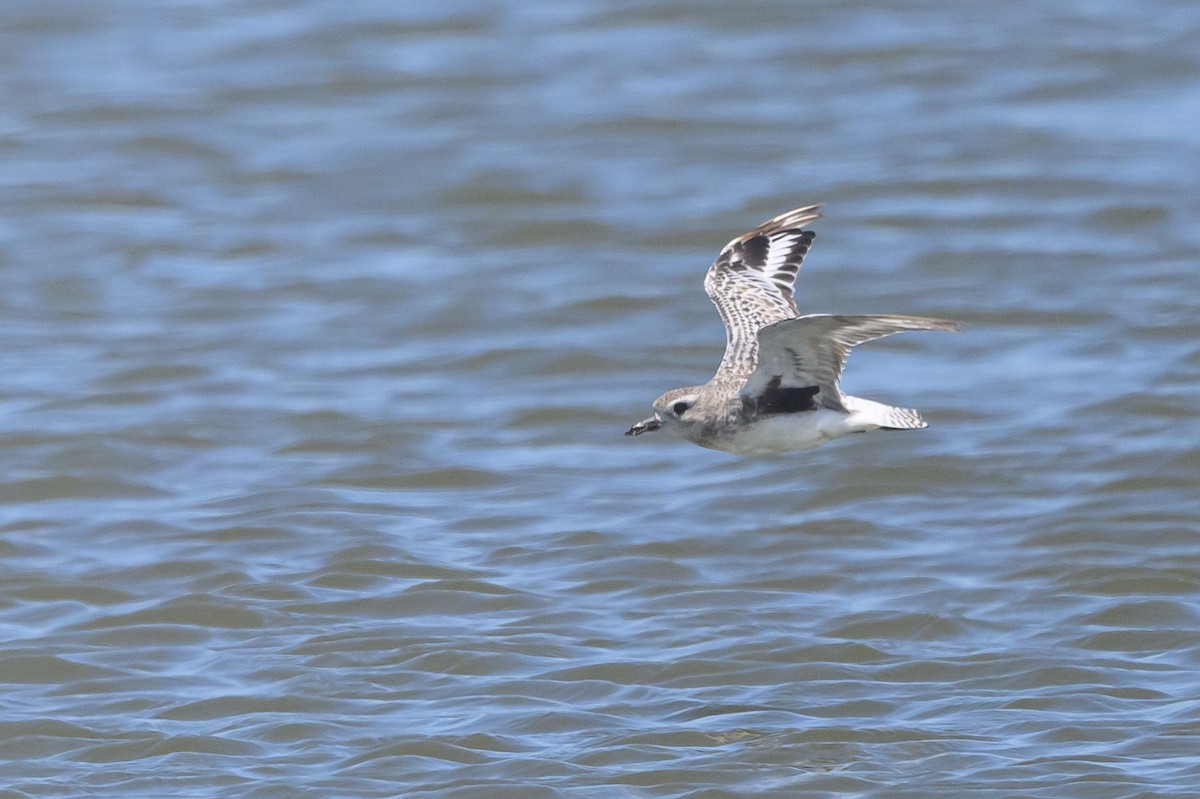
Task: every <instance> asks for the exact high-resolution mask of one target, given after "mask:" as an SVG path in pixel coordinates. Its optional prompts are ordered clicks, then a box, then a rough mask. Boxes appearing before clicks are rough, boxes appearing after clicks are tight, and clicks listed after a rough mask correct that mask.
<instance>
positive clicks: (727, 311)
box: [704, 205, 821, 379]
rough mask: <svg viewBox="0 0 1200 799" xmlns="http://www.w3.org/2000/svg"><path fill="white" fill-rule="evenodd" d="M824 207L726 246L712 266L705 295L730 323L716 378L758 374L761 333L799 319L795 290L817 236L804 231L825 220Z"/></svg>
mask: <svg viewBox="0 0 1200 799" xmlns="http://www.w3.org/2000/svg"><path fill="white" fill-rule="evenodd" d="M819 208H820V206H819V205H809V206H805V207H804V208H797V209H795V210H794V211H788V212H787V213H786V214H780V215H779V216H777V217H775V218H774V219H771V220H769V221H767V222H764V223H762V224H761V225H759V226H758V227H756V228H755V229H754V230H751V231H750V232H749V233H744V234H742V235H741V236H738V237H737V238H736V239H734V240H733V241H731V242H729V243H728V244H726V245H725V248H724V249H723V250H721V254H720V255H719V256H717V260H716V261H715V262H714V263H713V265H712V266H711V267H709V270H708V275H707V276H706V277H705V278H704V290H705V291H706V292H708V296H709V299H711V300H712V301H713V305H716V306H717V312H718V313H719V314H721V321H722V322H724V323H725V357H724V358H722V360H721V366H720V367H719V368H718V369H717V377H719V378H720V377H724V378H738V379H744V378H745V377H747V376H748V375H749V374H750V373H751V372H753V371H754V366H755V362H756V361H755V359H756V354H757V351H758V338H757V336H758V331H759V329H760V328H763V327H765V326H767V325H770V324H774V323H776V322H781V321H783V320H785V319H793V318H795V316H796V313H797V312H796V302H795V300H794V298H793V290H792V285H793V283H794V282H795V280H796V273H797V272H799V271H800V264H801V262H803V260H804V256H805V254H806V253H807V252H808V248H809V246H811V245H812V240H813V237H814V236H815V235H816V234H815V233H813V232H812V231H811V230H802V229H801V226H802V225H804V224H805V223H807V222H811V221H813V220H814V219H818V218H820V216H821V214H820V213H819V211H818V209H819Z"/></svg>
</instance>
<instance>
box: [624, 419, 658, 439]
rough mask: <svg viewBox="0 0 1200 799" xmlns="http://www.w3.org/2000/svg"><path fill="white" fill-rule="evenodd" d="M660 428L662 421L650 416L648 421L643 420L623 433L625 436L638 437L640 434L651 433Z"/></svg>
mask: <svg viewBox="0 0 1200 799" xmlns="http://www.w3.org/2000/svg"><path fill="white" fill-rule="evenodd" d="M660 427H662V420H660V419H659V418H658V417H657V416H651V417H650V418H649V419H643V420H642V421H640V422H638V423H637V424H635V425H634V426H633V427H631V428H629V429H628V430H626V431H625V435H627V436H640V435H641V434H642V433H652V432H654V431H655V430H657V429H658V428H660Z"/></svg>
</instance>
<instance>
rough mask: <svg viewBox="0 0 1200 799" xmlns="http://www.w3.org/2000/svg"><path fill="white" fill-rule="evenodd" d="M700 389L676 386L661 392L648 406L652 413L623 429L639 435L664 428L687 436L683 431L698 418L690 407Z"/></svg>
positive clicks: (693, 403) (697, 396) (626, 433)
mask: <svg viewBox="0 0 1200 799" xmlns="http://www.w3.org/2000/svg"><path fill="white" fill-rule="evenodd" d="M699 393H700V389H699V388H697V387H694V386H693V387H688V388H676V389H673V390H671V391H668V392H667V393H666V394H663V395H662V396H661V397H659V398H658V399H656V400H655V401H654V404H653V405H652V406H650V407H651V408H653V409H654V415H653V416H651V417H650V418H648V419H643V420H642V421H640V422H638V423H637V424H635V425H634V426H633V427H631V428H629V429H628V430H626V431H625V435H627V436H640V435H641V434H642V433H651V432H653V431H655V430H660V429H666V430H668V431H669V432H672V433H675V434H676V435H680V436H683V437H684V438H687V433H686V432H685V431H686V430H687V429H688V428H689V427H691V426H692V425H693V424H696V423H697V422H698V421H699V420H698V419H696V418H693V415H692V414H690V411H691V410H692V407H693V406H694V405H695V404H696V400H697V399H698V398H699Z"/></svg>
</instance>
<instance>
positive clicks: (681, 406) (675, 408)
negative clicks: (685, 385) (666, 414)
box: [671, 402, 692, 416]
mask: <svg viewBox="0 0 1200 799" xmlns="http://www.w3.org/2000/svg"><path fill="white" fill-rule="evenodd" d="M690 407H692V403H690V402H677V403H675V404H674V405H672V406H671V413H673V414H675V415H676V416H683V414H684V413H685V412H686V411H687V409H688V408H690Z"/></svg>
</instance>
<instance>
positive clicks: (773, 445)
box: [706, 408, 865, 455]
mask: <svg viewBox="0 0 1200 799" xmlns="http://www.w3.org/2000/svg"><path fill="white" fill-rule="evenodd" d="M849 422H850V415H849V414H846V413H841V412H839V411H831V410H827V409H824V408H822V409H820V410H816V411H804V412H801V413H786V414H779V415H777V416H766V417H763V418H760V419H758V420H756V421H754V422H752V423H750V424H748V425H745V426H744V427H741V428H740V429H738V430H737V431H736V432H735V433H734V434H733V435H731V436H728V437H724V438H722V439H721V440H720V441H712V442H706V444H707V445H708V446H711V447H714V448H716V449H722V450H725V451H726V452H732V453H733V454H735V455H771V454H774V453H780V452H794V451H796V450H801V449H811V448H813V447H816V446H820V445H821V444H824V443H825V442H826V441H832V440H833V439H835V438H840V437H841V436H844V435H846V434H847V433H855V432H858V431H860V430H863V429H865V428H864V427H863V426H862V425H853V424H850V423H849Z"/></svg>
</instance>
